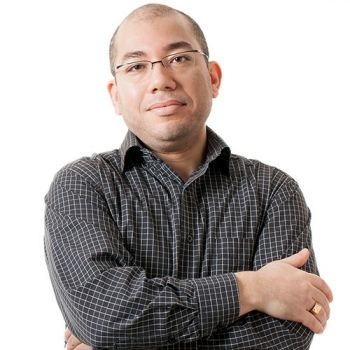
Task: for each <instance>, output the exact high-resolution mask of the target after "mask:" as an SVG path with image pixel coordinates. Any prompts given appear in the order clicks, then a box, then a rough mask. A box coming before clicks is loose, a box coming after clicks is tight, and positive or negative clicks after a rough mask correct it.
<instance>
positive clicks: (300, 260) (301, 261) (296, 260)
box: [281, 248, 310, 268]
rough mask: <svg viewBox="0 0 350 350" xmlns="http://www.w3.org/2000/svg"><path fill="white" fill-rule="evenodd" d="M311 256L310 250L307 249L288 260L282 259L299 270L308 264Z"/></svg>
mask: <svg viewBox="0 0 350 350" xmlns="http://www.w3.org/2000/svg"><path fill="white" fill-rule="evenodd" d="M309 256H310V252H309V250H308V249H307V248H304V249H302V250H301V251H300V252H298V253H296V254H293V255H291V256H289V257H288V258H285V259H282V260H281V261H283V262H285V263H287V264H289V265H292V266H294V267H297V268H299V267H302V266H303V265H305V264H306V262H307V260H308V259H309Z"/></svg>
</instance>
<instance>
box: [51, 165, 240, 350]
mask: <svg viewBox="0 0 350 350" xmlns="http://www.w3.org/2000/svg"><path fill="white" fill-rule="evenodd" d="M84 166H85V167H87V165H84ZM84 166H83V165H81V164H80V165H79V169H80V170H79V172H78V171H77V165H74V164H73V165H70V166H67V167H65V168H64V169H62V170H61V171H60V172H59V173H58V174H57V175H56V177H55V179H54V181H53V182H52V185H51V187H50V189H49V192H48V194H47V196H46V198H45V201H46V212H45V239H44V242H45V255H46V261H47V266H48V270H49V274H50V278H51V281H52V285H53V288H54V291H55V295H56V298H57V302H58V305H59V307H60V309H61V312H62V314H63V317H64V320H65V322H66V324H67V326H68V327H69V328H70V330H71V331H72V332H73V334H74V335H75V336H76V337H77V338H78V339H80V340H81V341H82V342H84V343H85V344H88V345H90V346H92V347H93V348H94V349H99V348H108V349H114V348H118V349H131V348H135V349H137V348H140V349H141V348H152V347H166V346H169V345H171V344H174V343H178V342H193V341H196V340H198V339H200V338H202V337H204V336H208V335H210V334H211V333H213V332H214V331H215V329H216V326H217V325H218V324H226V325H227V324H230V323H232V321H233V320H234V319H235V318H237V315H238V313H239V300H238V294H237V293H238V292H237V285H236V281H235V279H234V277H233V274H227V275H222V276H220V277H210V278H203V279H198V280H178V279H175V278H172V277H163V278H152V279H149V278H147V274H146V273H145V271H144V270H143V269H141V268H140V267H138V266H136V265H135V264H134V261H133V257H132V256H131V255H130V253H129V252H128V250H127V249H126V247H124V246H123V244H122V239H121V238H120V236H119V232H118V227H117V225H116V223H115V221H114V220H113V219H112V217H111V215H110V212H109V209H108V205H107V204H106V200H105V198H104V194H103V193H102V191H101V189H100V186H99V185H98V182H99V181H103V180H101V179H97V178H98V176H99V174H98V173H96V174H93V172H92V173H91V169H89V171H87V169H85V168H84ZM84 174H85V175H84ZM213 293H214V294H213ZM214 295H215V297H214ZM208 298H209V299H215V300H207V299H208ZM228 306H230V307H228Z"/></svg>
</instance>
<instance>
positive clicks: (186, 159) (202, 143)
mask: <svg viewBox="0 0 350 350" xmlns="http://www.w3.org/2000/svg"><path fill="white" fill-rule="evenodd" d="M206 149H207V135H206V133H203V134H202V135H201V136H200V138H199V139H198V140H196V142H192V143H191V145H189V146H187V147H184V148H183V149H181V150H178V151H174V152H166V153H162V152H157V151H153V152H154V153H155V154H156V155H157V156H158V157H159V158H160V159H162V160H163V161H164V162H166V163H167V164H168V165H169V166H170V167H171V168H172V169H173V170H174V171H175V172H176V173H177V174H178V175H179V176H180V177H181V179H182V180H183V181H184V182H186V181H187V180H188V178H189V177H190V176H191V175H192V173H193V172H194V171H195V170H196V169H197V168H198V167H199V166H200V165H201V164H203V162H204V160H205V157H206Z"/></svg>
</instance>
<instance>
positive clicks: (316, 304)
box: [310, 302, 322, 315]
mask: <svg viewBox="0 0 350 350" xmlns="http://www.w3.org/2000/svg"><path fill="white" fill-rule="evenodd" d="M321 309H322V306H321V305H320V304H319V303H317V302H316V303H315V305H314V306H313V308H312V309H311V310H310V312H311V313H313V314H315V315H317V314H318V313H319V312H320V311H321Z"/></svg>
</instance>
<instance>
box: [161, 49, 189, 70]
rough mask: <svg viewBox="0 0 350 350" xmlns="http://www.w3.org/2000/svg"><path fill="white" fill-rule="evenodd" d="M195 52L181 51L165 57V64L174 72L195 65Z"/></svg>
mask: <svg viewBox="0 0 350 350" xmlns="http://www.w3.org/2000/svg"><path fill="white" fill-rule="evenodd" d="M194 64H195V54H194V53H193V52H179V53H175V54H173V55H169V56H166V57H164V58H163V65H164V67H165V68H166V69H168V70H170V71H173V72H180V71H184V70H187V69H189V68H191V67H193V66H194Z"/></svg>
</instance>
